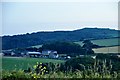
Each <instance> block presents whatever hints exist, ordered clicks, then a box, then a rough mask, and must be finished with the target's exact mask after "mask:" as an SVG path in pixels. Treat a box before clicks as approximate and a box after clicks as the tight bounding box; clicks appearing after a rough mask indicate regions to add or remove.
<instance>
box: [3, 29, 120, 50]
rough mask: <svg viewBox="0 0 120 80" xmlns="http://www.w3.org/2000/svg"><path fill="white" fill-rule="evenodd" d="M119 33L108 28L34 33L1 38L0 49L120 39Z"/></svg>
mask: <svg viewBox="0 0 120 80" xmlns="http://www.w3.org/2000/svg"><path fill="white" fill-rule="evenodd" d="M119 33H120V31H118V30H114V29H108V28H83V29H78V30H74V31H53V32H36V33H31V34H29V33H27V34H22V35H13V36H2V49H3V50H6V49H13V48H23V47H29V46H35V45H41V44H44V43H50V42H53V41H72V42H73V41H74V42H77V41H80V40H84V39H105V38H114V37H120V36H119V35H118V34H119Z"/></svg>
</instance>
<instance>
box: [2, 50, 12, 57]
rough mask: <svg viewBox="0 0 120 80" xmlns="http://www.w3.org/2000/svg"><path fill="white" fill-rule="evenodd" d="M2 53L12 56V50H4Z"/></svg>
mask: <svg viewBox="0 0 120 80" xmlns="http://www.w3.org/2000/svg"><path fill="white" fill-rule="evenodd" d="M2 53H3V55H4V56H11V54H12V51H11V50H2Z"/></svg>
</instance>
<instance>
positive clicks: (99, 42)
mask: <svg viewBox="0 0 120 80" xmlns="http://www.w3.org/2000/svg"><path fill="white" fill-rule="evenodd" d="M119 41H120V38H112V39H99V40H91V42H92V43H94V44H97V45H99V46H119V45H120V43H119ZM75 43H77V44H79V45H81V46H82V45H83V43H82V41H79V42H75Z"/></svg>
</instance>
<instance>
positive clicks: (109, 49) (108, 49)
mask: <svg viewBox="0 0 120 80" xmlns="http://www.w3.org/2000/svg"><path fill="white" fill-rule="evenodd" d="M119 49H120V46H113V47H103V48H97V49H93V51H94V52H95V53H105V54H106V53H120V51H119Z"/></svg>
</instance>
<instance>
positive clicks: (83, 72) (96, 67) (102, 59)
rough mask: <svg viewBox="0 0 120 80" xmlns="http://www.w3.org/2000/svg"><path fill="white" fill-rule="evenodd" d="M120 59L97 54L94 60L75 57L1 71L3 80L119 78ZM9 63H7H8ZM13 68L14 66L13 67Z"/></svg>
mask: <svg viewBox="0 0 120 80" xmlns="http://www.w3.org/2000/svg"><path fill="white" fill-rule="evenodd" d="M119 61H120V59H119V58H117V57H115V56H110V55H106V54H99V55H98V56H97V57H96V59H93V58H90V57H88V56H85V57H76V58H73V59H70V60H67V61H66V62H64V63H63V62H62V63H57V64H56V63H53V62H54V61H53V62H48V63H41V61H38V62H34V65H33V66H31V67H30V66H27V69H23V68H19V69H18V70H15V69H14V70H3V72H2V77H3V78H2V79H3V80H6V79H7V80H17V79H19V78H24V79H25V80H26V79H27V80H30V79H31V80H32V79H37V78H55V79H56V78H86V79H88V78H89V79H95V78H99V79H101V78H107V79H113V80H114V79H118V80H119V78H120V62H119ZM8 63H9V62H8ZM8 65H12V64H8ZM13 66H14V65H13Z"/></svg>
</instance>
